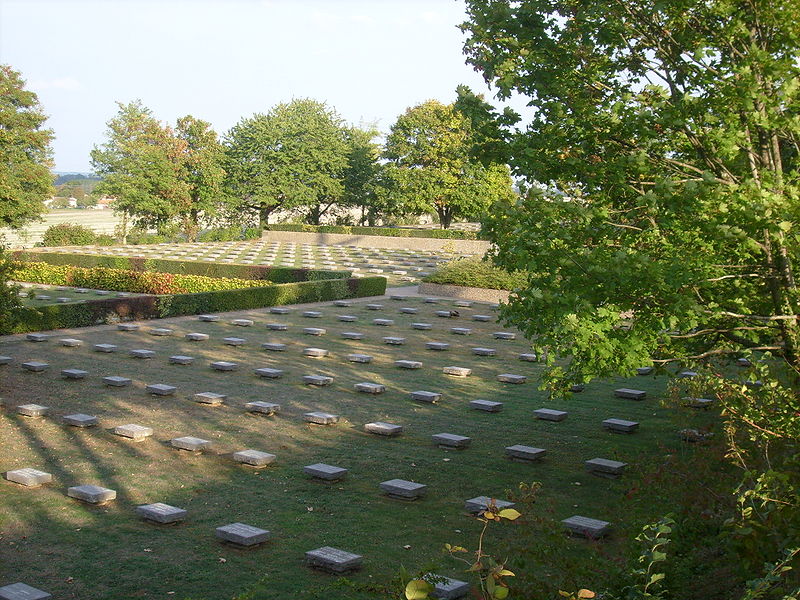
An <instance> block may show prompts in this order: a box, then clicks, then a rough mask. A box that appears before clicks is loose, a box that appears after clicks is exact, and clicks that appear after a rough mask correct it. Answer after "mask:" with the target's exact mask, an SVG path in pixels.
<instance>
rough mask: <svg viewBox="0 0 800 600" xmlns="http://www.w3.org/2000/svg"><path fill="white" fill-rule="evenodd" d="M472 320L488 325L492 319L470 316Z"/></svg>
mask: <svg viewBox="0 0 800 600" xmlns="http://www.w3.org/2000/svg"><path fill="white" fill-rule="evenodd" d="M472 320H473V321H478V322H480V323H488V322H489V321H491V320H492V317H491V315H472Z"/></svg>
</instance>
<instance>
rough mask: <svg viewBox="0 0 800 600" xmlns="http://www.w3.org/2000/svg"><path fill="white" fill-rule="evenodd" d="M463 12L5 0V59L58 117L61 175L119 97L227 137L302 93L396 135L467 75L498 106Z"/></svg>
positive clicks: (446, 1) (394, 5)
mask: <svg viewBox="0 0 800 600" xmlns="http://www.w3.org/2000/svg"><path fill="white" fill-rule="evenodd" d="M465 18H466V15H465V8H464V3H463V0H316V1H312V0H158V1H149V0H0V63H3V64H8V65H10V66H11V67H12V68H13V69H15V70H17V71H19V72H21V73H22V76H23V78H24V79H25V80H26V82H27V89H30V90H32V91H34V92H36V94H37V95H38V97H39V101H40V103H41V104H42V106H43V108H44V111H45V113H46V114H47V115H49V120H48V122H47V126H48V127H49V128H51V129H53V130H54V132H55V141H54V143H53V150H54V158H55V170H57V171H66V172H88V171H91V163H90V158H89V152H90V151H91V149H92V148H93V147H94V146H96V145H100V144H102V143H103V141H104V140H105V129H106V126H105V124H106V122H107V121H108V120H109V119H111V118H112V117H113V116H114V115H115V113H116V112H117V104H116V103H117V102H130V101H132V100H136V99H140V100H141V101H142V102H143V103H144V105H145V106H147V107H148V108H150V109H151V110H152V111H153V113H154V115H155V116H156V117H157V118H158V119H160V120H162V121H166V122H170V123H173V124H174V122H175V120H176V119H177V118H178V117H181V116H183V115H187V114H191V115H193V116H195V117H197V118H200V119H203V120H206V121H209V122H210V123H211V124H212V125H213V126H214V129H215V130H216V131H217V132H218V133H220V134H224V133H225V132H226V131H227V130H228V129H230V128H231V127H232V126H233V125H234V124H236V123H237V122H238V121H239V120H240V119H242V118H246V117H250V116H252V115H253V114H254V113H258V112H261V113H264V112H267V111H269V109H270V108H271V107H272V106H274V105H275V104H277V103H279V102H288V101H291V100H292V99H293V98H313V99H315V100H320V101H324V102H326V103H327V104H328V105H329V106H331V107H333V108H334V109H335V110H336V111H337V112H338V113H339V114H340V115H341V116H342V118H344V119H345V120H346V121H347V122H349V123H351V124H353V125H358V124H374V125H375V126H377V128H378V129H379V130H381V131H382V132H384V133H385V132H388V130H389V128H390V127H391V125H392V124H393V123H394V121H395V120H396V119H397V117H398V116H399V115H400V114H401V113H403V112H404V111H405V110H406V108H408V107H410V106H414V105H416V104H419V103H421V102H424V101H425V100H429V99H436V100H439V101H441V102H444V103H449V102H452V101H453V100H455V89H456V86H457V85H459V84H462V83H463V84H466V85H469V86H470V87H471V88H472V89H473V90H474V91H476V92H479V93H483V94H485V96H486V99H487V100H489V101H492V102H493V103H495V104H498V105H499V103H497V102H495V101H494V100H493V97H494V93H493V92H492V90H490V89H489V88H488V86H487V85H486V84H485V83H484V81H483V79H482V77H481V76H480V74H478V73H476V72H475V71H474V70H473V68H472V67H470V66H468V65H466V63H465V57H464V55H463V53H462V46H463V42H464V39H465V34H463V33H462V32H461V31H460V30H459V29H458V27H457V26H458V24H459V23H461V22H463V21H464V20H465ZM511 106H512V107H514V108H515V109H517V110H521V109H523V108H524V102H523V101H521V100H519V99H517V100H512V103H511Z"/></svg>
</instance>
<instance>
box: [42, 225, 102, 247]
mask: <svg viewBox="0 0 800 600" xmlns="http://www.w3.org/2000/svg"><path fill="white" fill-rule="evenodd" d="M98 237H99V236H98V235H97V234H96V233H95V232H94V231H92V230H91V229H89V228H88V227H84V226H83V225H78V224H76V223H59V224H58V225H51V226H50V227H48V228H47V231H45V232H44V236H43V237H42V241H41V244H40V245H42V246H45V247H47V248H54V247H56V246H89V245H93V244H97V240H98ZM109 237H110V236H104V240H105V238H109ZM112 241H113V238H112ZM102 245H104V246H105V245H109V244H102Z"/></svg>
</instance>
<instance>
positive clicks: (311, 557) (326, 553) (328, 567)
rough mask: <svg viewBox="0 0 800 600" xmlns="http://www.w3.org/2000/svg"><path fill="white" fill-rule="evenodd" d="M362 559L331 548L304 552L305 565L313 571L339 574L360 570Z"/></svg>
mask: <svg viewBox="0 0 800 600" xmlns="http://www.w3.org/2000/svg"><path fill="white" fill-rule="evenodd" d="M363 561H364V557H362V556H360V555H358V554H353V553H352V552H345V551H344V550H339V549H338V548H332V547H331V546H322V547H321V548H317V549H316V550H310V551H308V552H306V563H307V564H308V565H309V566H310V567H313V568H315V569H321V570H323V571H327V572H330V573H335V574H340V573H347V572H348V571H355V570H356V569H360V568H361V565H362V564H363Z"/></svg>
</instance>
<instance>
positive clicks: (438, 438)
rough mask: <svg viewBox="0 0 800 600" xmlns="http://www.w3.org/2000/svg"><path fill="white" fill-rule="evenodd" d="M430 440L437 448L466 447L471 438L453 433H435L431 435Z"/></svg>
mask: <svg viewBox="0 0 800 600" xmlns="http://www.w3.org/2000/svg"><path fill="white" fill-rule="evenodd" d="M431 441H432V442H433V443H434V444H435V445H436V446H439V448H457V449H463V448H468V447H469V445H470V444H471V443H472V438H468V437H466V436H463V435H456V434H454V433H436V434H434V435H432V436H431Z"/></svg>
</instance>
